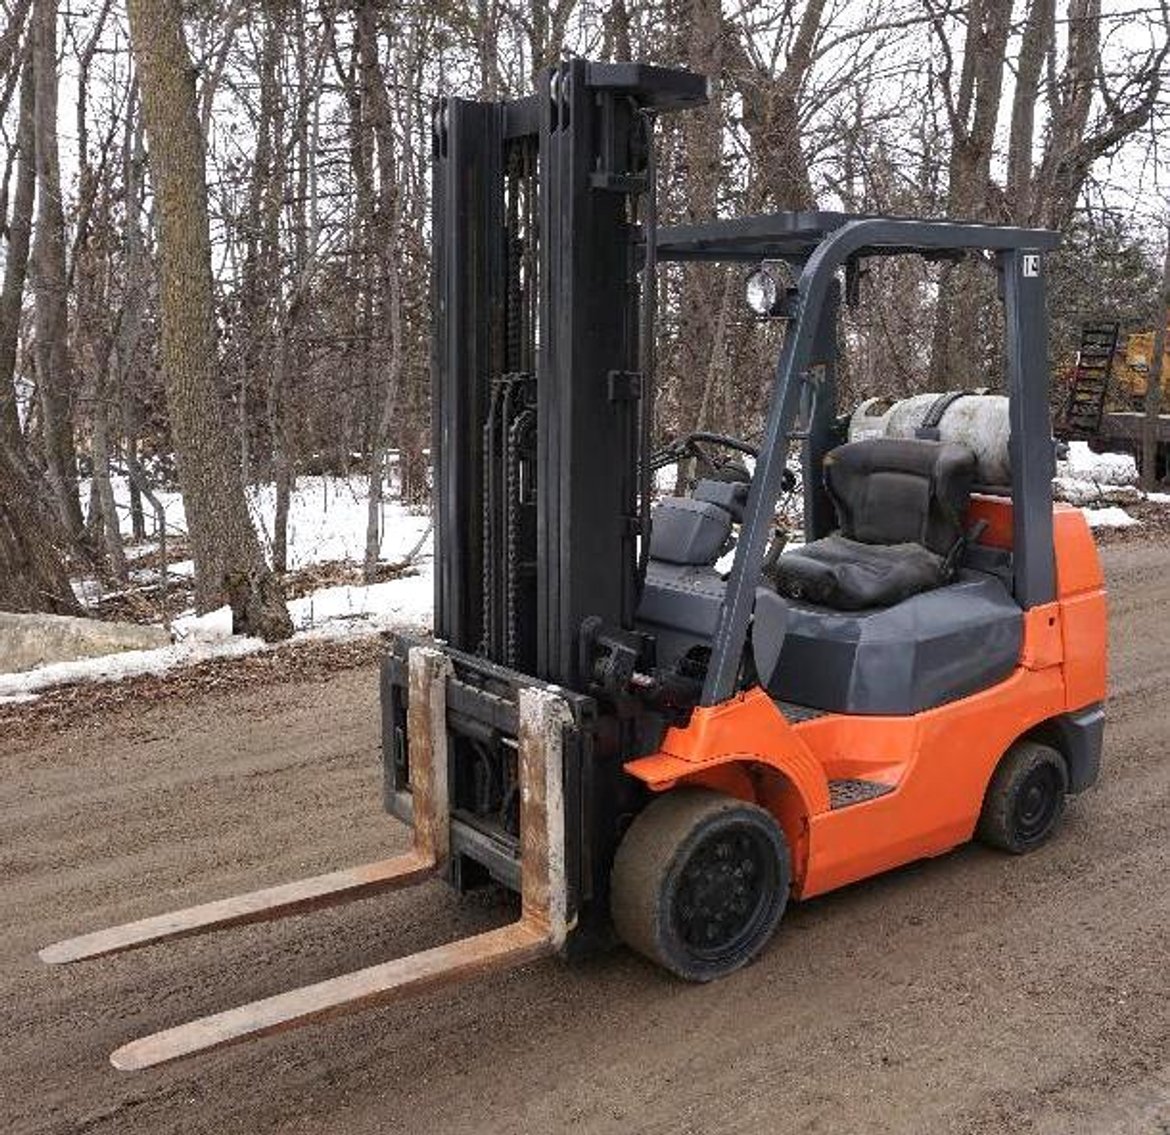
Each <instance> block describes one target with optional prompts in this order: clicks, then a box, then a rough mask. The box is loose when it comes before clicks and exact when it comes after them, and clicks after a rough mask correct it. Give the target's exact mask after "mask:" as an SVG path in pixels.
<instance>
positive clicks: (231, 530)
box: [127, 0, 292, 640]
mask: <svg viewBox="0 0 1170 1135" xmlns="http://www.w3.org/2000/svg"><path fill="white" fill-rule="evenodd" d="M127 9H128V12H129V16H130V36H131V46H132V49H133V52H134V59H135V62H136V64H137V68H138V82H139V85H140V88H141V91H142V109H143V115H144V120H145V124H146V140H147V147H148V151H149V161H150V169H151V177H152V180H153V183H154V189H155V211H156V216H157V219H158V227H159V238H158V243H159V268H160V288H159V309H160V318H161V324H162V352H161V359H162V370H163V381H164V385H165V388H166V398H167V406H168V408H169V411H170V417H171V431H172V436H173V440H174V444H175V451H176V457H177V459H178V466H179V481H180V484H181V486H182V489H183V501H184V504H185V506H186V511H187V523H188V529H189V535H190V539H191V548H192V553H193V556H194V560H195V604H196V608H197V609H198V610H199V611H209V610H212V609H213V608H215V607H218V606H221V605H222V604H224V603H229V604H230V605H231V608H232V615H233V624H234V628H235V630H236V631H237V632H243V633H247V634H257V635H260V636H261V637H262V638H265V639H268V640H273V639H279V638H286V637H287V636H288V635H289V634H291V633H292V623H291V621H290V619H289V616H288V610H287V608H286V607H285V603H284V596H283V594H282V592H281V589H280V584H279V583H278V581H277V579H276V577H275V576H274V575H273V574H272V572H271V571H270V570H269V568H268V566H267V564H266V563H265V562H264V556H263V553H262V552H261V550H260V544H259V541H258V540H257V538H256V531H255V529H254V528H253V526H252V520H251V517H250V516H249V515H248V504H247V500H246V498H245V496H244V485H243V481H242V479H241V477H240V469H239V465H238V463H237V462H236V459H235V454H234V448H235V447H234V446H233V444H232V441H231V427H230V424H229V418H228V413H227V407H226V406H225V405H224V402H223V400H222V399H221V397H220V394H219V391H218V389H217V385H216V366H217V356H216V344H215V311H214V293H213V285H212V275H211V241H210V236H209V225H208V211H207V184H206V172H205V169H204V158H203V140H202V137H201V135H200V131H199V117H198V112H197V102H196V94H195V70H194V68H193V66H192V64H191V57H190V54H189V52H188V49H187V42H186V39H185V38H184V34H183V10H182V5H181V3H180V0H129V3H128V5H127Z"/></svg>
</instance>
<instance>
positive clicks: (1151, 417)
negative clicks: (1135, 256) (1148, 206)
mask: <svg viewBox="0 0 1170 1135" xmlns="http://www.w3.org/2000/svg"><path fill="white" fill-rule="evenodd" d="M1154 319H1155V322H1154V344H1153V349H1152V350H1151V352H1150V370H1149V374H1148V375H1147V376H1146V406H1145V411H1146V413H1145V418H1144V419H1143V422H1142V488H1143V489H1145V490H1146V492H1149V491H1150V489H1152V488H1153V487H1154V485H1155V484H1156V483H1157V481H1158V415H1159V414H1160V413H1161V410H1162V371H1163V364H1164V360H1165V355H1166V323H1167V320H1170V222H1168V223H1167V226H1166V252H1165V257H1164V259H1163V261H1162V287H1161V292H1160V294H1159V296H1158V310H1157V312H1156V313H1155V315H1154Z"/></svg>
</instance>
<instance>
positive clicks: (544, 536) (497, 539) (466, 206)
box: [432, 59, 706, 689]
mask: <svg viewBox="0 0 1170 1135" xmlns="http://www.w3.org/2000/svg"><path fill="white" fill-rule="evenodd" d="M705 101H706V80H705V78H704V77H702V76H700V75H694V74H691V73H689V72H686V71H680V70H672V69H666V68H660V67H652V66H644V65H640V64H629V63H592V62H587V61H585V60H581V59H571V60H566V61H564V62H562V63H561V64H559V65H558V66H557V67H555V68H554V69H552V70H550V71H547V72H545V73H543V74H542V75H541V76H540V78H539V81H538V84H537V91H536V93H535V94H533V95H530V96H528V97H526V98H522V99H515V100H506V101H499V102H472V101H468V100H465V99H460V98H443V99H440V100H439V102H438V103H437V105H436V107H435V109H434V123H433V126H434V129H433V144H434V213H433V226H434V228H433V240H434V285H433V286H434V295H433V310H434V338H433V359H432V379H433V384H434V389H433V399H434V401H433V413H434V438H433V448H434V463H435V501H436V524H435V529H436V552H435V558H436V597H435V599H436V605H435V624H434V625H435V634H436V636H437V637H438V638H440V639H442V640H444V641H445V642H446V643H447V644H448V645H449V646H451V647H452V648H454V649H456V650H460V651H464V652H467V653H469V654H475V655H478V656H479V657H481V658H485V659H487V660H490V661H491V662H494V663H497V664H499V665H501V666H506V667H508V668H510V669H513V670H517V671H520V672H522V673H525V674H528V675H532V676H534V677H536V678H539V679H542V680H544V681H548V682H554V683H558V684H561V685H564V686H567V687H569V688H576V689H581V688H582V682H581V673H580V671H581V653H582V652H581V649H580V642H579V632H580V628H581V626H582V624H583V622H584V621H585V620H586V618H590V619H594V620H596V621H598V622H599V623H601V624H604V625H605V626H606V627H613V628H624V629H626V630H629V629H631V628H632V627H633V622H634V610H635V605H636V602H637V564H638V537H639V535H644V534H645V528H646V518H647V513H648V505H649V502H648V499H647V498H648V493H647V491H646V486H645V485H641V484H640V470H644V469H645V467H646V462H645V458H646V456H647V454H646V448H647V445H648V441H649V428H648V425H649V418H648V416H649V414H650V413H651V412H652V410H651V407H652V391H651V389H650V385H651V382H652V376H651V375H650V374H649V373H646V371H647V370H648V368H643V366H642V364H641V355H642V350H641V348H642V343H643V340H644V338H645V337H646V333H645V331H644V329H643V328H642V327H641V326H640V324H641V322H642V319H641V313H642V310H643V302H642V301H643V298H644V293H643V289H644V285H645V277H646V276H647V275H648V274H649V273H652V271H653V257H652V256H650V257H647V256H646V255H645V250H646V248H647V247H651V248H652V247H653V241H652V240H651V241H649V242H648V241H647V240H646V232H647V230H650V231H651V232H652V231H653V225H654V216H653V209H654V204H653V203H654V194H653V159H652V136H651V135H652V130H653V122H654V116H655V115H656V113H657V112H660V111H669V110H674V109H679V108H683V107H687V106H695V105H700V104H702V103H703V102H705ZM651 286H652V285H651Z"/></svg>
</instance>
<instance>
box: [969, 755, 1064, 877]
mask: <svg viewBox="0 0 1170 1135" xmlns="http://www.w3.org/2000/svg"><path fill="white" fill-rule="evenodd" d="M1067 792H1068V769H1067V768H1066V767H1065V763H1064V758H1063V757H1062V756H1061V755H1060V753H1058V752H1057V751H1056V750H1055V749H1053V748H1050V747H1049V746H1048V745H1041V744H1039V743H1038V742H1035V741H1018V742H1016V744H1014V745H1013V746H1012V747H1011V748H1010V749H1008V751H1007V752H1006V753H1005V754H1004V757H1003V759H1002V760H1001V761H1000V762H999V766H998V767H997V768H996V770H995V775H994V776H993V777H992V778H991V783H990V784H989V785H988V786H987V795H986V796H985V797H984V798H983V812H982V813H981V815H980V817H979V826H978V827H977V828H976V830H975V834H976V835H977V836H978V837H979V838H980V839H981V840H982V841H983V842H984V843H987V844H990V845H991V846H992V847H998V848H1000V849H1001V850H1003V851H1010V852H1011V853H1012V854H1013V855H1022V854H1024V853H1025V852H1027V851H1032V850H1033V849H1034V848H1037V847H1039V846H1040V845H1041V844H1042V843H1044V842H1046V841H1047V840H1048V838H1049V837H1050V836H1051V835H1052V833H1053V832H1054V831H1055V830H1056V827H1057V825H1058V824H1059V823H1060V817H1061V816H1062V815H1063V814H1064V798H1065V795H1066V794H1067Z"/></svg>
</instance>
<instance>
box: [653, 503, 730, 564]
mask: <svg viewBox="0 0 1170 1135" xmlns="http://www.w3.org/2000/svg"><path fill="white" fill-rule="evenodd" d="M730 535H731V513H730V512H728V511H727V509H725V508H720V507H719V506H718V505H717V504H711V503H710V502H708V501H699V500H691V499H690V497H665V498H664V499H663V500H661V501H660V502H659V503H658V504H657V505H655V506H654V509H653V510H652V511H651V514H650V556H651V558H652V559H655V560H661V561H662V562H663V563H668V564H694V565H698V564H713V563H714V562H715V561H716V560H717V559H718V558H719V554H720V553H721V552H722V551H723V548H724V545H725V544H726V543H727V539H728V537H729V536H730Z"/></svg>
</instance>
